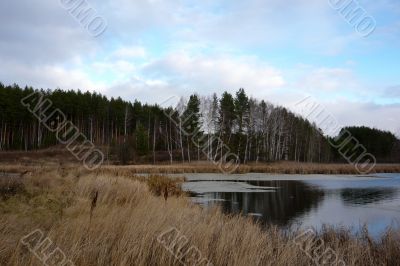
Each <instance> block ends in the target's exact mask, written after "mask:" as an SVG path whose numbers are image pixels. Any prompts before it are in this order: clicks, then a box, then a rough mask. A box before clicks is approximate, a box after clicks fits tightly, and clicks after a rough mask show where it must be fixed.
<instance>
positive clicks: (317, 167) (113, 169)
mask: <svg viewBox="0 0 400 266" xmlns="http://www.w3.org/2000/svg"><path fill="white" fill-rule="evenodd" d="M76 164H79V162H78V161H77V160H76V159H75V158H74V157H73V156H72V155H71V154H70V153H69V152H68V150H66V149H65V148H62V147H57V148H49V149H44V150H39V151H30V152H23V151H14V152H12V151H8V152H0V171H2V169H6V168H13V167H14V168H16V169H17V170H18V169H20V168H21V167H22V168H25V169H26V168H29V167H31V168H35V167H37V166H38V165H39V166H40V167H43V168H44V167H48V166H50V167H60V168H67V167H71V166H73V165H76ZM97 172H98V173H106V174H108V173H110V174H115V173H118V172H120V173H122V174H124V175H126V174H127V173H130V174H142V173H146V174H147V173H153V174H163V173H170V174H178V173H221V172H222V171H221V169H220V167H219V166H218V165H217V164H215V163H213V162H209V161H199V162H192V163H181V162H174V163H172V164H170V163H169V162H158V163H156V164H155V165H153V164H147V165H126V166H122V165H117V164H114V163H113V162H111V161H107V160H106V161H104V163H103V166H102V167H101V169H99V170H98V171H97ZM233 173H237V174H243V173H271V174H359V173H358V171H357V169H356V168H355V166H354V165H351V164H348V163H302V162H292V161H281V162H270V163H265V162H260V163H255V162H253V163H248V164H240V165H239V167H238V168H237V169H236V170H235V171H234V172H233ZM371 173H400V163H398V164H377V165H376V166H375V167H374V169H373V170H372V171H371Z"/></svg>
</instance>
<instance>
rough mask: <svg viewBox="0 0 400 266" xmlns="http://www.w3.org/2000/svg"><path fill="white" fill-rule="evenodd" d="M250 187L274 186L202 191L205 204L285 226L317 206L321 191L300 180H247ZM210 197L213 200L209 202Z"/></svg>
mask: <svg viewBox="0 0 400 266" xmlns="http://www.w3.org/2000/svg"><path fill="white" fill-rule="evenodd" d="M246 183H248V184H250V185H252V186H259V187H275V188H276V189H275V190H274V191H273V192H266V193H252V192H245V193H237V192H222V193H218V192H216V193H215V192H214V193H205V194H204V195H203V196H202V197H203V198H204V199H205V201H204V203H203V204H205V205H210V204H216V202H218V204H220V205H221V207H222V209H223V211H225V212H227V213H243V214H245V215H247V214H250V215H253V216H256V217H260V220H261V221H262V222H264V223H272V224H277V225H281V226H286V225H288V223H289V222H290V221H292V220H293V219H294V218H296V217H297V216H298V215H299V214H302V213H305V212H307V211H309V210H310V209H312V208H317V206H318V204H319V203H320V202H321V200H322V199H323V197H324V191H323V190H320V189H315V188H312V187H311V186H308V185H307V184H305V183H304V182H300V181H247V182H246ZM210 199H212V201H210Z"/></svg>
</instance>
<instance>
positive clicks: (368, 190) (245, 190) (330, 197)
mask: <svg viewBox="0 0 400 266" xmlns="http://www.w3.org/2000/svg"><path fill="white" fill-rule="evenodd" d="M185 176H186V177H187V178H188V182H186V183H185V184H184V189H185V190H187V191H190V193H191V195H192V198H193V200H194V201H195V202H197V203H199V204H201V205H202V206H205V207H209V206H212V205H215V204H218V205H220V206H221V207H222V209H223V211H224V212H227V213H242V214H243V215H251V216H254V217H256V219H259V220H260V221H261V222H263V223H265V224H276V225H279V226H282V227H291V226H297V225H301V226H303V227H309V226H313V227H315V228H320V227H321V225H322V224H330V225H335V226H346V227H352V228H353V230H355V231H357V230H358V229H359V228H360V226H361V225H364V224H365V225H367V226H368V229H369V231H370V233H371V234H372V235H374V236H379V235H380V234H381V233H382V232H383V231H384V230H385V229H386V228H387V227H388V226H392V227H399V225H400V174H379V175H374V176H335V175H311V176H301V175H266V174H246V175H229V176H227V175H218V174H186V175H185Z"/></svg>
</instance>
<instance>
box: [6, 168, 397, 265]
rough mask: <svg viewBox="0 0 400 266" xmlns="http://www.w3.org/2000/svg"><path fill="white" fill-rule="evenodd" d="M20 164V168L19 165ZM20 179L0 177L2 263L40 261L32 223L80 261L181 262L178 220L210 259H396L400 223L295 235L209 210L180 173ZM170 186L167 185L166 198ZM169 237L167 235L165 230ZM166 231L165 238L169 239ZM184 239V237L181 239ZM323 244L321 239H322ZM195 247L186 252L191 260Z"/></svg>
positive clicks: (47, 171) (46, 173) (28, 175)
mask: <svg viewBox="0 0 400 266" xmlns="http://www.w3.org/2000/svg"><path fill="white" fill-rule="evenodd" d="M20 170H21V169H20ZM29 170H32V171H30V172H25V175H24V176H23V177H22V178H17V177H4V176H3V177H2V180H3V181H2V182H0V186H1V187H2V194H3V195H4V197H2V198H0V217H1V218H0V264H1V265H39V260H38V258H37V257H35V256H34V255H33V254H32V252H30V251H29V250H28V249H27V248H26V246H24V245H23V244H21V242H20V239H21V238H22V237H23V236H25V235H26V234H28V233H30V232H32V231H33V230H35V229H40V230H42V231H43V232H44V235H45V236H47V237H49V239H51V241H53V247H55V246H57V247H59V248H60V249H61V250H62V251H63V252H64V253H65V255H66V256H67V257H68V258H69V259H70V260H71V261H73V263H74V264H75V265H179V264H180V263H179V260H178V259H177V258H176V257H174V256H173V255H172V254H171V252H170V251H168V250H167V249H166V248H165V246H164V245H163V244H162V243H164V244H165V241H158V240H157V238H159V237H160V235H161V236H164V235H163V233H165V232H168V230H170V229H171V228H176V230H179V234H180V236H181V237H183V238H182V239H186V238H187V242H183V243H184V245H181V246H180V247H178V246H179V245H178V246H176V245H175V247H174V250H173V251H174V252H178V254H185V253H186V252H187V251H188V250H191V251H193V250H196V251H198V252H199V253H198V254H201V258H203V259H204V260H203V265H206V264H207V262H208V261H209V262H212V263H213V264H214V265H310V263H312V260H311V258H314V257H315V256H311V257H309V256H307V254H319V253H321V250H325V249H326V248H328V247H330V248H332V249H333V250H334V251H335V254H336V255H337V256H338V258H340V259H343V260H344V261H345V263H346V264H347V265H396V264H397V263H398V262H399V261H400V232H399V231H388V233H387V234H386V235H384V236H382V238H381V239H379V240H377V241H373V240H371V238H370V237H369V236H368V233H367V232H365V233H364V234H362V235H358V236H354V235H352V234H351V233H349V232H348V230H346V229H329V228H326V229H325V230H323V231H322V232H319V233H318V235H317V236H315V238H313V239H314V240H317V239H319V241H320V242H319V243H321V240H323V243H324V245H323V246H322V248H321V247H318V246H317V245H316V244H312V242H310V241H309V240H302V239H298V240H297V241H296V243H299V244H300V246H302V247H303V249H304V251H303V250H302V249H300V248H299V246H298V245H296V244H295V242H294V240H295V239H296V236H298V235H299V234H300V232H299V231H297V232H296V231H292V232H284V231H281V230H279V229H278V228H276V227H269V228H261V227H260V226H259V225H258V224H256V223H254V222H253V221H252V220H251V219H250V218H246V217H242V216H227V215H224V214H222V213H221V212H220V211H219V210H218V209H213V210H203V209H201V208H200V207H198V206H196V205H193V204H192V203H191V202H190V201H189V200H188V199H187V198H186V197H185V196H184V195H183V193H182V192H181V191H180V186H179V184H180V182H181V181H182V180H168V179H167V178H166V177H161V176H153V177H152V178H150V180H148V179H145V178H143V177H138V176H135V175H133V174H132V173H127V174H124V173H123V172H118V171H116V172H115V173H112V172H111V171H112V170H111V169H109V170H107V172H103V173H101V172H97V173H96V172H88V171H86V170H83V169H80V168H77V167H74V168H69V169H62V168H60V167H58V168H52V167H50V166H48V167H47V168H40V167H37V168H36V169H29ZM165 193H167V194H168V196H167V197H164V196H165ZM161 239H162V238H161ZM164 240H168V238H167V239H164ZM180 243H182V242H180ZM317 243H318V242H317ZM191 258H192V259H193V257H191V256H185V255H183V256H181V260H182V261H183V262H184V263H187V264H193V260H192V261H191Z"/></svg>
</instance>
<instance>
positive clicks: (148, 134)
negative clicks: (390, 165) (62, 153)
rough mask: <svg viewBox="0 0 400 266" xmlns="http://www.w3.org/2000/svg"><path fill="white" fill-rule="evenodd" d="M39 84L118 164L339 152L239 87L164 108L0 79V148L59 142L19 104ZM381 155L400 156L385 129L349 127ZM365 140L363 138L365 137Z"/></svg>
mask: <svg viewBox="0 0 400 266" xmlns="http://www.w3.org/2000/svg"><path fill="white" fill-rule="evenodd" d="M34 91H40V92H41V93H42V94H43V96H44V98H46V99H49V100H51V101H52V103H53V105H54V106H55V107H56V108H59V109H60V110H61V111H62V112H63V113H64V114H65V115H66V118H67V120H68V121H71V122H72V123H73V124H74V125H75V126H76V127H77V128H79V130H80V132H82V133H83V134H84V135H85V136H86V137H87V139H88V140H90V141H91V142H93V143H94V144H95V145H97V146H98V147H99V148H100V149H102V150H104V151H105V155H106V157H107V159H109V160H112V161H116V162H120V163H124V164H125V163H139V162H140V163H143V162H153V163H155V162H159V161H169V162H191V161H194V160H220V159H223V158H224V156H226V154H234V155H236V156H237V158H238V159H239V160H240V162H242V163H247V162H269V161H280V160H290V161H298V162H339V161H343V158H341V156H340V154H339V153H338V151H337V150H335V149H334V148H333V147H332V146H331V145H330V144H329V139H328V138H327V137H326V136H324V135H323V134H321V132H320V130H319V129H318V128H317V126H316V125H315V124H312V123H310V122H309V121H308V120H306V119H304V118H303V117H301V116H299V115H296V114H294V113H292V112H290V111H289V110H288V109H286V108H284V107H281V106H276V105H273V104H271V103H269V102H266V101H264V100H261V101H259V100H257V99H254V98H252V97H249V96H248V95H247V94H246V92H245V90H244V89H239V90H238V91H237V92H236V93H235V94H231V93H228V92H224V93H223V94H222V95H220V96H218V95H217V94H215V93H214V94H212V95H208V96H199V95H197V94H193V95H191V96H190V97H189V99H187V100H185V99H184V98H181V99H180V101H179V103H178V104H177V106H176V107H161V106H159V105H157V104H154V105H150V104H145V103H141V102H140V101H137V100H135V101H134V102H129V101H124V100H122V99H121V98H120V97H118V98H111V99H109V98H107V97H105V96H104V95H101V94H99V93H96V92H93V93H91V92H81V91H79V90H78V91H73V90H69V91H64V90H61V89H56V90H35V89H34V88H32V87H25V88H21V87H19V86H18V85H11V86H5V85H3V84H1V83H0V150H3V151H4V150H24V151H29V150H37V149H42V148H48V147H51V146H54V145H57V144H58V141H57V138H56V135H55V133H53V132H50V131H49V130H47V129H46V128H45V127H44V126H43V125H41V124H40V123H39V122H38V120H37V119H36V118H35V117H34V116H33V115H32V114H31V113H30V112H29V111H28V110H27V108H25V107H24V106H23V105H22V104H21V99H23V98H24V97H26V96H28V95H30V94H32V93H33V92H34ZM348 129H349V130H350V131H352V132H354V136H355V137H357V139H359V140H360V142H361V143H362V144H363V145H366V146H367V148H368V149H369V150H370V151H371V153H373V154H374V155H375V156H376V157H377V159H378V161H379V160H380V161H393V160H397V158H398V157H399V154H400V151H399V140H398V139H397V138H396V137H394V135H393V134H391V133H390V132H384V131H380V130H377V129H369V128H356V127H354V128H348ZM364 143H365V144H364Z"/></svg>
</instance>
